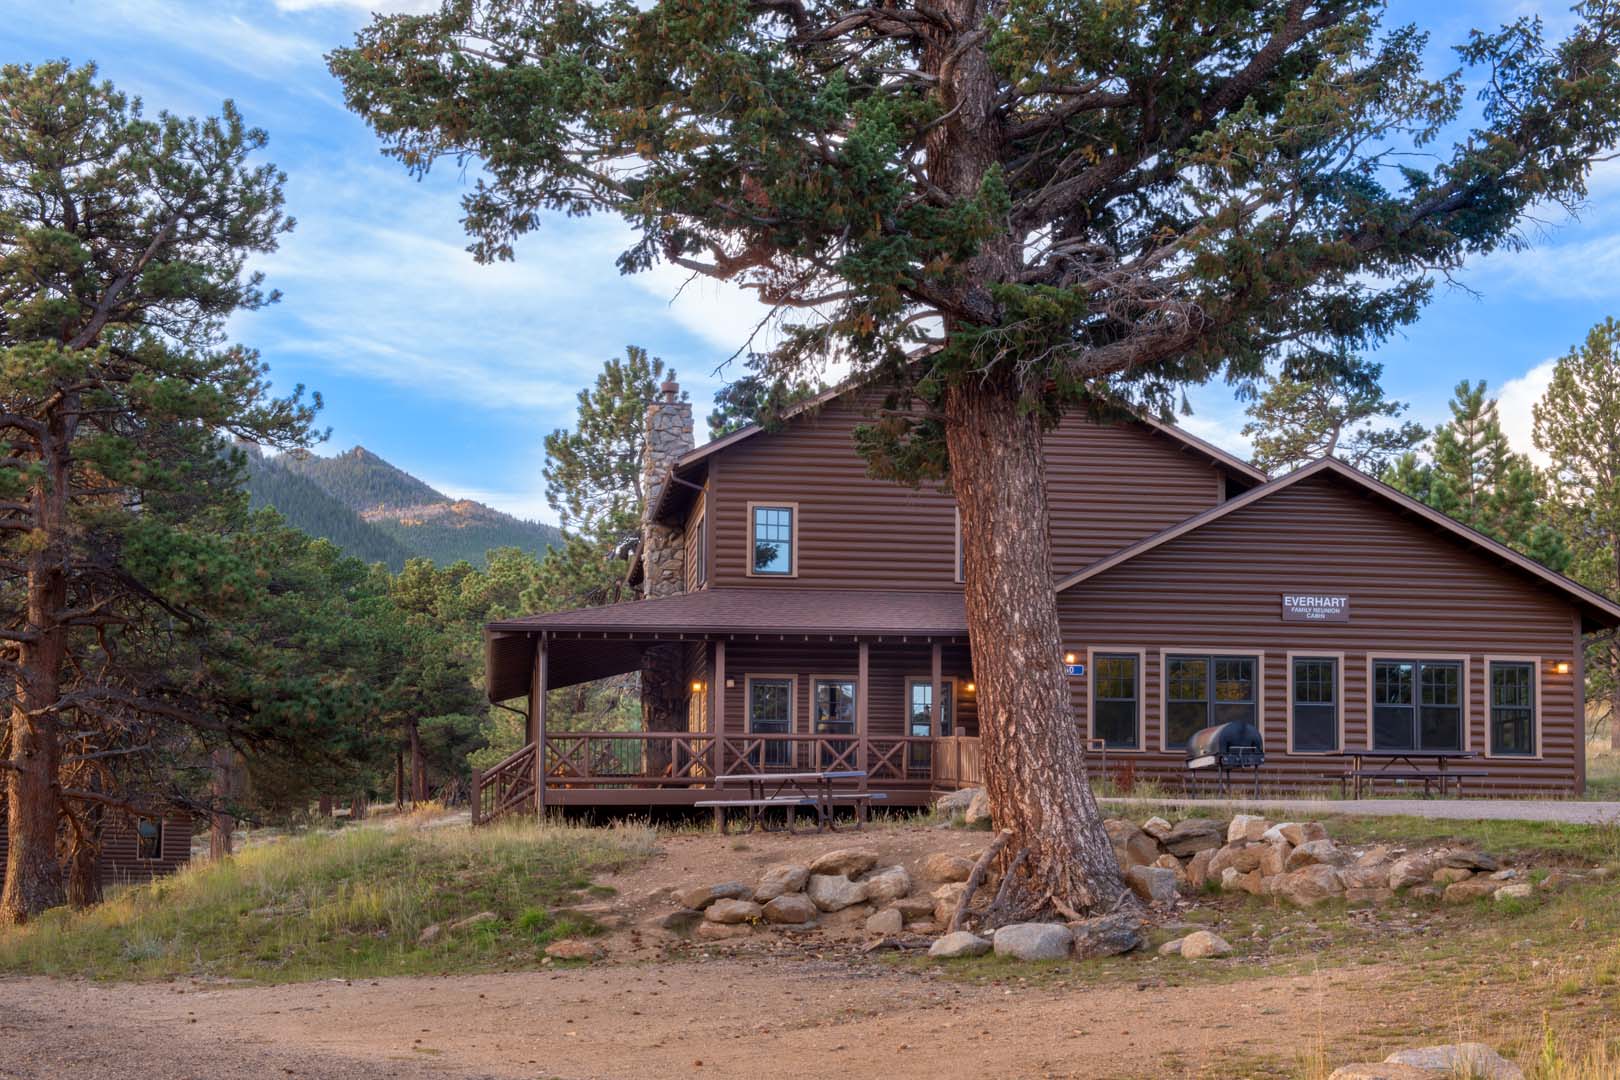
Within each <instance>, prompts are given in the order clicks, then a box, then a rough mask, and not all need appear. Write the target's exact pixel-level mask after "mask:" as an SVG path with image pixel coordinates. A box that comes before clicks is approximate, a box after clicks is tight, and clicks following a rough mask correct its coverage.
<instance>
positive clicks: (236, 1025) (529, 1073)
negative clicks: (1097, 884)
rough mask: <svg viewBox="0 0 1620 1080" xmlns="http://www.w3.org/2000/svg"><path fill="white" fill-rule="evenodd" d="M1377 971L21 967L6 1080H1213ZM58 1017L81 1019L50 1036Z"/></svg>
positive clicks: (7, 1022) (1362, 992) (1269, 1052)
mask: <svg viewBox="0 0 1620 1080" xmlns="http://www.w3.org/2000/svg"><path fill="white" fill-rule="evenodd" d="M1378 978H1379V973H1378V972H1377V971H1375V970H1369V969H1362V970H1359V971H1357V972H1356V973H1355V976H1354V983H1353V985H1352V983H1351V980H1350V978H1349V977H1348V976H1346V975H1344V974H1318V975H1312V976H1300V977H1285V978H1274V979H1261V980H1255V981H1248V982H1244V983H1242V984H1241V988H1240V989H1239V987H1237V986H1234V985H1231V984H1227V985H1220V984H1214V985H1201V986H1190V987H1162V986H1153V985H1143V986H1141V987H1133V986H1125V987H1115V988H1110V989H1106V990H1104V989H1093V990H1074V989H1067V990H1049V989H1041V988H1037V987H1031V986H1024V987H1019V988H1016V989H1014V988H1011V987H1000V986H994V985H988V986H968V985H962V984H960V983H957V982H953V981H951V980H949V979H947V978H945V977H942V976H939V975H937V974H918V973H914V972H909V971H895V970H891V969H888V968H886V967H883V966H881V965H878V964H875V963H873V964H862V965H858V966H853V967H852V966H850V965H846V964H843V963H837V962H825V961H817V960H814V959H807V960H805V961H803V962H801V963H799V964H798V965H786V964H784V963H782V962H781V961H780V960H776V961H772V962H769V963H767V962H763V961H761V962H757V963H751V962H747V961H742V960H731V959H728V960H716V961H711V962H706V963H705V962H690V963H679V964H663V965H647V966H638V965H622V966H610V967H600V968H594V969H582V970H569V971H559V972H546V973H542V972H525V973H514V974H504V975H481V976H465V977H454V978H438V979H395V980H382V981H379V982H366V983H360V984H354V985H346V984H344V983H339V982H326V983H307V984H299V985H291V986H281V987H268V988H246V989H212V988H208V987H206V986H203V985H199V984H185V985H181V984H176V985H164V986H154V985H138V986H127V985H126V986H105V985H95V984H88V983H83V982H68V981H60V980H53V979H41V978H32V979H11V980H5V981H0V1040H3V1045H4V1046H5V1051H4V1053H3V1056H0V1076H5V1077H8V1078H9V1077H17V1078H22V1080H35V1078H40V1080H44V1078H47V1077H56V1076H62V1075H72V1076H74V1077H75V1078H76V1080H102V1078H107V1080H131V1078H132V1077H136V1076H139V1077H151V1078H154V1080H171V1078H173V1080H180V1078H186V1080H191V1078H194V1077H195V1078H198V1080H201V1078H204V1077H207V1078H217V1080H235V1078H246V1077H255V1078H258V1077H270V1076H284V1077H308V1078H327V1077H333V1078H356V1080H372V1078H381V1077H401V1078H408V1080H414V1078H416V1077H426V1076H434V1077H464V1078H473V1077H478V1078H482V1077H498V1078H506V1077H526V1078H532V1077H537V1076H538V1077H559V1078H566V1080H585V1078H597V1077H601V1078H613V1080H637V1078H643V1077H645V1078H658V1080H666V1078H668V1077H669V1076H671V1075H677V1076H679V1075H686V1076H694V1077H737V1078H748V1080H774V1078H782V1080H806V1078H812V1077H816V1076H827V1075H835V1074H836V1075H839V1076H844V1077H882V1078H883V1080H907V1078H912V1077H917V1078H928V1080H938V1078H941V1077H955V1076H977V1077H1035V1076H1041V1077H1048V1076H1050V1077H1087V1078H1094V1077H1097V1078H1100V1077H1122V1078H1123V1077H1180V1076H1187V1077H1194V1076H1196V1077H1209V1076H1223V1075H1233V1068H1234V1065H1233V1062H1234V1060H1250V1061H1252V1060H1254V1059H1255V1058H1257V1057H1260V1058H1264V1057H1274V1056H1275V1057H1280V1058H1281V1059H1282V1060H1284V1061H1289V1060H1293V1059H1294V1057H1295V1056H1296V1055H1297V1054H1298V1053H1301V1052H1303V1051H1304V1050H1305V1049H1306V1048H1308V1047H1310V1046H1313V1045H1316V1044H1317V1043H1318V1042H1319V1041H1320V1039H1321V1038H1322V1036H1323V1033H1324V1029H1325V1028H1330V1029H1332V1033H1333V1035H1332V1036H1330V1037H1335V1038H1336V1036H1338V1035H1342V1034H1347V1033H1352V1032H1355V1031H1357V1030H1361V1029H1362V1025H1363V1023H1364V1022H1366V1021H1368V1020H1370V1019H1371V1017H1372V1015H1374V1014H1375V1013H1376V1012H1379V1011H1382V1010H1384V1009H1387V1008H1390V1007H1392V1006H1394V1005H1395V1004H1396V1003H1395V1002H1394V1001H1390V1000H1387V999H1386V1000H1383V1001H1380V1000H1378V996H1377V995H1376V994H1375V993H1374V994H1369V993H1368V990H1369V987H1370V986H1371V985H1372V984H1373V983H1375V982H1376V980H1377V979H1378ZM62 1016H78V1017H82V1018H83V1021H82V1022H81V1023H80V1024H79V1025H78V1026H77V1028H76V1030H75V1032H74V1038H73V1041H72V1044H71V1046H69V1047H66V1048H53V1047H52V1046H51V1045H50V1043H48V1042H47V1041H46V1036H45V1032H46V1026H45V1021H46V1019H47V1018H52V1019H53V1020H54V1018H58V1017H62ZM1234 1053H1235V1054H1236V1055H1238V1057H1237V1058H1236V1059H1234V1058H1233V1056H1232V1055H1233V1054H1234ZM1222 1061H1224V1062H1226V1063H1227V1064H1226V1065H1225V1067H1222V1066H1221V1065H1220V1064H1219V1063H1220V1062H1222ZM700 1062H701V1064H699V1063H700Z"/></svg>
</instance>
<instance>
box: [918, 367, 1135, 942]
mask: <svg viewBox="0 0 1620 1080" xmlns="http://www.w3.org/2000/svg"><path fill="white" fill-rule="evenodd" d="M945 437H946V446H947V449H948V451H949V453H950V465H951V485H952V488H953V489H954V491H955V494H956V502H957V506H958V507H959V508H960V510H961V515H962V544H963V556H964V563H965V565H964V576H965V578H966V580H967V585H966V587H965V591H966V600H967V618H968V637H969V640H970V642H971V644H972V647H973V677H974V680H975V681H976V682H977V683H978V713H979V739H980V742H981V745H982V747H983V751H984V773H985V789H986V790H987V792H988V793H989V796H990V808H991V816H992V818H993V819H994V821H995V824H996V826H997V827H998V828H1004V829H1011V830H1012V831H1013V837H1012V840H1011V842H1009V843H1008V844H1007V846H1006V848H1005V851H1004V855H1003V860H1004V863H1006V862H1010V861H1011V860H1012V858H1013V857H1014V856H1015V854H1016V853H1017V852H1019V851H1020V850H1023V849H1028V856H1027V857H1026V858H1025V860H1024V861H1023V863H1022V864H1021V868H1020V872H1019V878H1018V879H1017V880H1015V882H1014V888H1013V891H1012V892H1011V893H1010V897H1011V901H1010V904H1009V909H1010V912H1011V913H1012V914H1013V915H1014V916H1015V917H1017V918H1028V917H1032V916H1038V915H1043V914H1047V913H1051V912H1056V913H1059V914H1063V915H1068V914H1069V913H1070V912H1074V913H1080V914H1084V913H1095V912H1103V911H1108V910H1110V909H1112V908H1113V907H1115V906H1116V905H1117V904H1118V903H1120V901H1121V899H1122V898H1123V897H1125V896H1127V895H1128V894H1127V893H1126V892H1125V886H1124V883H1123V881H1122V880H1121V878H1120V872H1119V865H1118V864H1117V863H1116V862H1115V859H1114V852H1113V848H1112V846H1111V845H1110V843H1109V840H1108V836H1107V834H1106V833H1105V832H1104V831H1103V827H1102V818H1101V815H1100V814H1099V813H1098V810H1097V802H1096V799H1095V798H1094V797H1093V795H1092V792H1091V787H1090V785H1089V784H1088V783H1087V780H1086V767H1085V761H1084V758H1083V751H1082V746H1081V742H1080V731H1079V728H1078V727H1077V726H1076V724H1075V720H1074V717H1073V715H1072V714H1071V708H1070V702H1069V687H1068V680H1067V676H1066V673H1065V672H1064V670H1063V666H1062V658H1063V642H1062V635H1061V633H1060V631H1059V627H1058V619H1057V604H1056V598H1055V594H1054V593H1053V591H1052V582H1053V574H1052V555H1051V540H1050V536H1049V533H1048V530H1047V517H1046V479H1045V470H1044V467H1043V460H1042V444H1043V438H1042V431H1041V424H1040V420H1039V418H1038V417H1035V416H1033V415H1028V414H1021V412H1020V410H1019V408H1018V404H1017V397H1016V393H1015V391H1013V390H1012V389H1011V388H1004V387H997V386H994V385H989V384H986V383H981V382H973V383H970V384H968V385H966V386H962V387H957V388H953V389H951V390H950V391H949V392H948V393H947V395H946V399H945Z"/></svg>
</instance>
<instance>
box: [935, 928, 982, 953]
mask: <svg viewBox="0 0 1620 1080" xmlns="http://www.w3.org/2000/svg"><path fill="white" fill-rule="evenodd" d="M990 947H991V946H990V943H989V942H988V941H986V940H984V938H982V937H980V936H979V935H978V934H970V933H968V932H967V931H966V930H958V931H957V932H956V933H954V934H946V935H945V936H944V937H942V938H940V939H939V940H938V941H935V942H934V943H933V944H932V945H930V946H928V955H929V956H932V957H933V958H934V959H936V960H956V959H958V958H960V957H964V956H983V955H984V954H985V953H987V952H989V951H990Z"/></svg>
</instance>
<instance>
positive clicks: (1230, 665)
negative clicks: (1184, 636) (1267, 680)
mask: <svg viewBox="0 0 1620 1080" xmlns="http://www.w3.org/2000/svg"><path fill="white" fill-rule="evenodd" d="M1258 666H1259V664H1258V661H1257V660H1256V659H1255V658H1254V657H1252V656H1169V657H1166V658H1165V676H1164V677H1165V712H1164V748H1165V749H1166V750H1180V749H1184V748H1185V747H1186V745H1187V740H1188V739H1190V738H1192V735H1193V733H1194V732H1195V731H1198V730H1199V729H1200V728H1206V727H1210V726H1212V725H1214V724H1225V723H1229V722H1231V721H1243V722H1246V723H1250V724H1253V723H1255V718H1256V716H1258V715H1259V710H1258V708H1257V703H1258V699H1257V697H1256V684H1255V670H1256V669H1257V668H1258Z"/></svg>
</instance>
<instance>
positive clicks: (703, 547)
mask: <svg viewBox="0 0 1620 1080" xmlns="http://www.w3.org/2000/svg"><path fill="white" fill-rule="evenodd" d="M694 549H695V550H694V551H693V553H692V557H693V558H694V559H696V560H697V566H696V567H694V568H693V569H694V574H693V580H694V581H696V582H697V587H698V588H700V589H701V588H703V586H705V585H707V584H708V583H709V515H708V512H707V511H705V512H704V513H702V514H701V515H699V516H698V519H697V543H696V544H695V545H694Z"/></svg>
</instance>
